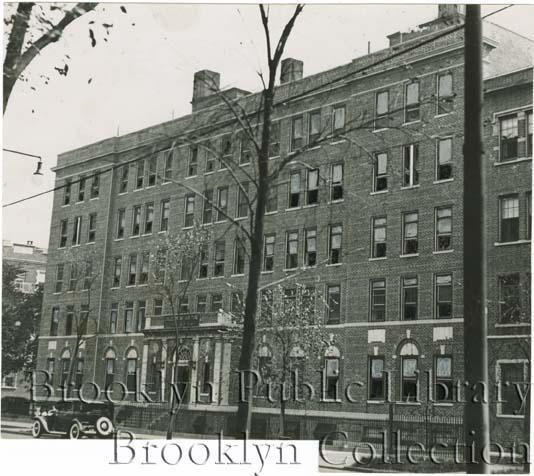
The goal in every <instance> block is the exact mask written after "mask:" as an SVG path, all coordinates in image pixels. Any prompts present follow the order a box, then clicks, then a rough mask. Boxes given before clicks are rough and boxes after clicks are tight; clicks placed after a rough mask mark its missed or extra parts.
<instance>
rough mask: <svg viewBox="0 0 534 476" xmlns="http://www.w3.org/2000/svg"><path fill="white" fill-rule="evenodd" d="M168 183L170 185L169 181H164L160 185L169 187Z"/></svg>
mask: <svg viewBox="0 0 534 476" xmlns="http://www.w3.org/2000/svg"><path fill="white" fill-rule="evenodd" d="M170 183H172V181H171V180H166V181H165V182H161V185H169V184H170Z"/></svg>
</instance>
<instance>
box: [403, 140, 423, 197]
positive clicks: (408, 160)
mask: <svg viewBox="0 0 534 476" xmlns="http://www.w3.org/2000/svg"><path fill="white" fill-rule="evenodd" d="M402 156H403V165H402V170H403V174H402V186H403V187H413V186H414V185H417V184H418V183H419V146H418V145H417V144H411V145H406V146H404V147H403V150H402Z"/></svg>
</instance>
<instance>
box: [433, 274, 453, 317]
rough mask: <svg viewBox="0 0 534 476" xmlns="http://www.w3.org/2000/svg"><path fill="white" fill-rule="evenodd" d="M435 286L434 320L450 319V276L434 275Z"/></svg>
mask: <svg viewBox="0 0 534 476" xmlns="http://www.w3.org/2000/svg"><path fill="white" fill-rule="evenodd" d="M435 285H436V290H435V292H434V296H435V299H436V311H435V312H436V319H450V318H451V317H452V275H451V274H438V275H436V278H435Z"/></svg>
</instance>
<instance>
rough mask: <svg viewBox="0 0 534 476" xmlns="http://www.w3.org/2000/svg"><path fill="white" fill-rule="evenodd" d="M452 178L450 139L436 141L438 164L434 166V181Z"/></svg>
mask: <svg viewBox="0 0 534 476" xmlns="http://www.w3.org/2000/svg"><path fill="white" fill-rule="evenodd" d="M451 178H452V139H451V138H450V137H449V138H447V139H438V163H437V164H436V180H448V179H451Z"/></svg>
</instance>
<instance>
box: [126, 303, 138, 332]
mask: <svg viewBox="0 0 534 476" xmlns="http://www.w3.org/2000/svg"><path fill="white" fill-rule="evenodd" d="M135 330H136V326H135V322H134V303H133V301H126V303H125V308H124V332H127V333H128V332H135Z"/></svg>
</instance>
